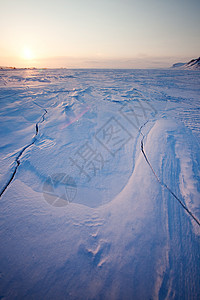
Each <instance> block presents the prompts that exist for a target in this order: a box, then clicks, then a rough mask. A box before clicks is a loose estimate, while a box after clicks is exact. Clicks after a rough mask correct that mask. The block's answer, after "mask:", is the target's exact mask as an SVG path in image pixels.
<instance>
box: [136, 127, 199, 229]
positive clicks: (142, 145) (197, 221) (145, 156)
mask: <svg viewBox="0 0 200 300" xmlns="http://www.w3.org/2000/svg"><path fill="white" fill-rule="evenodd" d="M141 134H142V136H143V138H142V140H141V151H142V154H143V155H144V158H145V160H146V162H147V164H148V165H149V166H150V168H151V170H152V172H153V174H154V176H155V177H156V179H157V181H158V182H159V183H160V185H161V186H163V187H165V188H166V189H167V190H168V191H169V192H170V193H171V194H172V196H173V197H174V198H175V199H176V200H177V201H178V202H179V203H180V205H181V206H182V207H183V208H184V209H185V210H186V212H187V213H188V214H189V215H190V216H191V217H192V218H193V220H194V221H195V222H196V223H197V224H198V225H199V226H200V221H199V220H198V219H197V218H196V217H195V216H194V215H193V213H192V212H191V211H190V210H189V209H188V208H187V206H186V205H185V204H184V203H183V202H182V201H181V200H180V199H179V198H178V197H177V196H176V195H175V194H174V192H173V191H172V190H171V189H170V188H169V187H168V186H167V184H165V183H164V182H162V181H161V180H160V178H159V177H158V176H157V174H156V172H155V171H154V169H153V167H152V165H151V163H150V162H149V160H148V157H147V155H146V153H145V151H144V138H145V136H144V135H143V133H142V132H141Z"/></svg>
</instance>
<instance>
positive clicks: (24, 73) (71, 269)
mask: <svg viewBox="0 0 200 300" xmlns="http://www.w3.org/2000/svg"><path fill="white" fill-rule="evenodd" d="M0 108H1V110H0V115H1V119H0V122H1V134H0V139H1V146H0V153H1V157H0V167H1V173H0V186H1V193H2V196H1V199H0V215H1V218H0V234H1V244H0V259H1V260H0V261H1V263H0V298H1V299H120V300H121V299H136V300H137V299H198V297H199V295H200V226H199V225H198V224H197V223H198V221H199V220H200V168H199V166H200V71H190V70H66V69H59V70H1V71H0ZM141 141H142V142H143V147H144V148H143V149H144V151H145V154H146V156H147V158H148V161H149V162H150V165H151V167H152V169H153V171H152V169H151V167H150V165H148V163H147V160H146V159H145V157H144V153H142V151H141ZM166 187H168V188H169V189H167V188H166ZM170 191H172V193H170ZM173 193H174V195H175V196H176V197H177V198H178V199H180V201H181V202H182V204H183V205H184V206H185V207H186V208H187V209H188V211H189V212H191V215H190V214H188V212H187V211H186V210H185V209H184V208H183V206H181V204H180V203H179V202H178V200H177V198H175V197H174V196H173ZM192 216H193V217H194V218H193V217H192ZM195 219H196V221H197V222H196V221H195Z"/></svg>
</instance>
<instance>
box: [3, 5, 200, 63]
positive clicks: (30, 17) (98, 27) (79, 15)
mask: <svg viewBox="0 0 200 300" xmlns="http://www.w3.org/2000/svg"><path fill="white" fill-rule="evenodd" d="M199 12H200V1H199V0H167V1H166V0H140V1H139V0H138V1H136V0H101V1H98V0H73V1H72V0H57V1H55V0H48V1H46V0H40V1H39V0H10V1H8V0H0V28H1V31H0V66H15V67H30V66H34V67H69V68H70V67H71V68H82V67H83V68H85V67H87V68H90V67H91V68H145V67H147V68H151V67H166V66H170V64H171V63H174V62H177V61H187V60H189V59H192V58H196V57H199V55H200V39H199V37H200V18H199Z"/></svg>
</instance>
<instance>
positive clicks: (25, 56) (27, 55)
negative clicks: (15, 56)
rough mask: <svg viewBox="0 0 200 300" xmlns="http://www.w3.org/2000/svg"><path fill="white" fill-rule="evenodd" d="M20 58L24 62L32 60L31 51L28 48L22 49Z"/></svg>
mask: <svg viewBox="0 0 200 300" xmlns="http://www.w3.org/2000/svg"><path fill="white" fill-rule="evenodd" d="M22 57H23V59H25V60H32V59H33V58H34V55H33V52H32V50H31V49H30V48H29V47H24V48H23V51H22Z"/></svg>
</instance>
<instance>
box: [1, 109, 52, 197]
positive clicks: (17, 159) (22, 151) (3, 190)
mask: <svg viewBox="0 0 200 300" xmlns="http://www.w3.org/2000/svg"><path fill="white" fill-rule="evenodd" d="M43 109H44V108H43ZM46 114H47V110H46V109H44V113H43V115H42V116H41V118H40V120H39V122H37V123H36V124H35V135H34V137H33V140H32V142H31V143H30V144H28V145H26V146H25V147H24V148H23V149H22V150H21V151H20V153H19V155H18V156H17V157H16V159H15V161H16V163H17V165H16V167H15V169H14V171H13V173H12V175H11V177H10V179H9V180H8V182H7V183H6V185H5V186H4V187H3V189H2V191H1V193H0V197H1V196H2V195H3V193H4V192H5V190H6V189H7V187H8V186H9V185H10V184H11V182H12V181H13V179H14V177H15V174H16V172H17V169H18V168H19V165H20V163H21V162H20V157H21V156H22V154H23V153H24V151H25V150H26V149H28V148H29V147H30V146H32V145H33V144H34V143H35V141H36V137H37V135H38V133H39V124H41V123H43V122H44V117H45V115H46Z"/></svg>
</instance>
